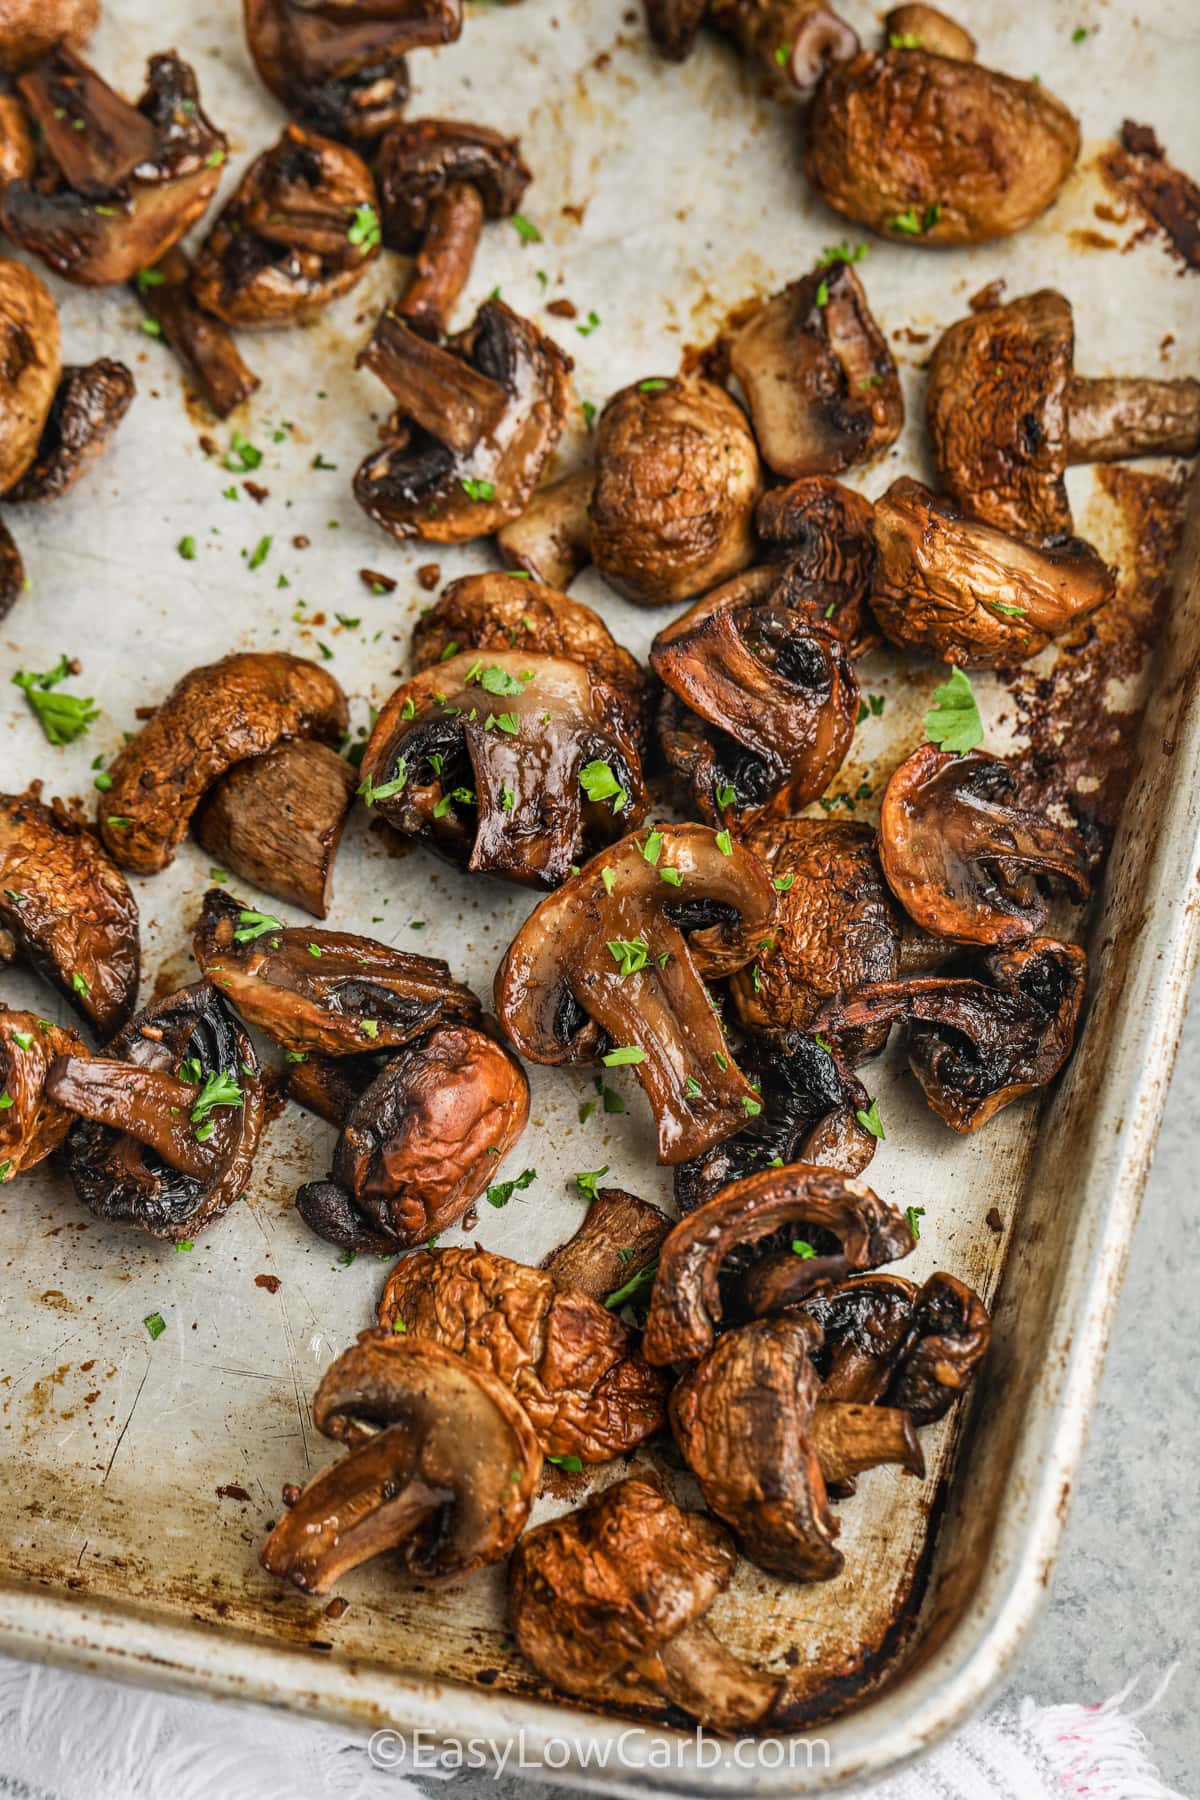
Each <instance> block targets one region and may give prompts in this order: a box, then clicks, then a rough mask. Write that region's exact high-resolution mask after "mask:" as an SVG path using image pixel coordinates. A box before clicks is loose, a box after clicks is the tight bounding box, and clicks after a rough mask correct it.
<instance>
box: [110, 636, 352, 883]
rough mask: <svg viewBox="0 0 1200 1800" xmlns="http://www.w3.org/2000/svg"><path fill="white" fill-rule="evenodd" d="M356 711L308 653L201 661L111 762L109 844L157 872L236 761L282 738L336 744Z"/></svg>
mask: <svg viewBox="0 0 1200 1800" xmlns="http://www.w3.org/2000/svg"><path fill="white" fill-rule="evenodd" d="M348 718H349V710H348V708H347V705H346V696H345V695H344V694H343V692H342V690H341V688H340V687H339V686H338V684H337V682H336V681H335V680H334V678H333V676H332V675H330V674H327V673H326V671H325V670H324V669H322V668H320V667H318V665H317V664H316V663H313V662H309V661H308V660H307V659H306V658H304V657H302V656H290V655H288V654H287V653H286V652H285V651H282V650H270V651H265V650H248V651H243V652H238V653H235V654H234V655H232V656H226V657H223V658H222V660H221V661H220V662H215V663H207V664H205V665H204V666H203V667H202V668H198V669H192V670H191V671H190V672H189V673H188V674H186V675H185V676H184V677H183V678H182V680H180V681H179V682H177V683H176V685H175V687H174V688H173V689H172V690H171V692H170V694H168V696H167V698H166V699H165V700H164V701H163V703H162V705H161V706H160V707H159V708H158V710H157V712H156V713H155V714H154V717H153V718H152V719H151V720H150V721H149V723H148V724H146V725H143V727H142V729H141V730H140V731H139V732H138V733H137V734H136V736H135V737H133V738H131V739H130V741H129V742H128V743H127V744H126V746H125V748H124V749H123V750H122V751H121V753H120V755H119V756H118V757H117V760H116V761H115V762H114V763H113V765H112V769H111V771H110V772H111V775H112V785H111V787H110V788H109V789H108V790H107V792H106V793H105V794H104V795H102V797H101V802H100V809H99V810H100V836H101V838H102V839H103V840H104V844H105V847H106V849H108V850H109V851H110V852H111V854H112V856H113V857H114V859H115V860H116V861H117V862H118V863H120V865H121V867H122V868H123V869H132V870H133V871H134V873H135V874H138V875H156V874H157V873H158V871H159V870H160V869H165V868H166V866H167V864H168V863H169V862H170V861H171V860H172V858H173V857H174V855H175V851H176V849H177V848H178V846H179V844H180V843H181V842H182V840H183V838H184V837H185V835H186V833H187V829H188V825H189V824H190V822H191V818H192V814H193V813H194V812H195V810H196V808H197V807H198V806H199V804H200V802H201V800H202V799H203V797H204V795H205V794H206V793H207V791H208V789H209V788H210V787H211V786H212V785H213V783H214V782H215V781H218V780H219V779H220V778H221V776H222V775H224V774H225V772H226V771H227V770H228V769H231V768H232V767H233V765H234V764H235V763H238V762H243V761H244V760H245V759H246V758H247V757H251V756H262V755H264V754H265V752H266V751H268V750H270V749H273V748H274V746H275V745H276V744H277V743H278V742H279V741H280V740H281V739H283V738H291V737H315V738H319V739H322V740H324V741H325V742H335V741H336V740H337V739H338V738H340V737H341V735H342V733H343V732H344V731H345V729H346V725H347V722H348Z"/></svg>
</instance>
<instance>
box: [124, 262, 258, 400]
mask: <svg viewBox="0 0 1200 1800" xmlns="http://www.w3.org/2000/svg"><path fill="white" fill-rule="evenodd" d="M134 286H135V287H136V288H137V292H138V298H139V299H140V300H141V302H142V305H143V306H144V307H145V309H146V312H147V314H148V315H149V317H150V318H151V319H153V320H154V322H155V324H157V326H158V327H159V331H160V333H161V335H162V336H163V337H164V338H165V339H166V341H167V343H168V344H169V345H170V346H171V348H172V350H173V351H174V352H175V354H176V356H177V357H178V358H179V360H180V362H181V363H182V364H183V366H184V368H185V369H186V370H187V372H188V374H189V375H190V376H191V377H192V380H193V381H194V382H195V383H196V385H197V387H198V388H199V390H200V396H201V398H202V399H203V400H204V402H205V404H206V405H207V406H210V407H211V408H212V410H213V412H215V413H216V415H217V417H218V418H219V419H225V418H228V416H229V414H230V413H231V412H233V411H234V409H235V408H236V407H239V406H240V405H241V404H242V401H243V400H248V399H249V398H250V396H251V394H253V393H254V391H255V390H256V388H258V386H259V385H260V383H259V378H258V376H257V375H256V374H255V373H254V371H253V369H251V368H248V367H247V365H246V363H245V362H244V361H243V360H242V356H241V353H240V351H239V350H238V347H237V345H236V344H235V343H234V341H233V338H232V337H231V335H230V333H229V331H228V330H227V328H226V327H225V326H224V325H222V323H221V321H220V320H219V319H214V318H213V317H212V315H211V314H210V313H206V312H202V311H201V309H200V308H199V307H198V306H197V304H196V302H195V300H194V299H193V298H192V265H191V263H190V261H189V260H188V258H187V257H186V256H185V255H184V253H183V251H182V250H179V249H175V250H169V251H168V252H167V254H166V256H164V257H163V258H162V260H161V261H160V262H159V263H157V264H156V266H155V267H154V268H153V269H140V270H139V271H138V275H137V279H136V281H135V283H134Z"/></svg>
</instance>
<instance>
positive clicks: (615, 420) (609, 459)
mask: <svg viewBox="0 0 1200 1800" xmlns="http://www.w3.org/2000/svg"><path fill="white" fill-rule="evenodd" d="M761 487H762V474H761V468H760V465H759V460H758V450H757V448H756V446H755V442H754V437H753V434H752V433H751V430H750V427H749V424H748V423H747V420H746V416H745V414H744V413H743V412H742V410H741V408H740V407H739V406H738V405H737V404H736V403H735V402H734V401H733V400H731V399H730V397H729V395H728V394H727V393H725V391H724V390H723V389H722V388H719V387H717V386H716V385H715V383H713V382H711V381H704V380H701V379H699V378H694V377H693V378H688V379H671V380H667V379H666V378H664V377H658V376H655V377H652V378H650V379H648V380H645V381H639V382H635V383H634V384H633V385H632V386H631V387H626V388H622V389H621V391H620V392H619V393H617V394H614V395H613V397H612V399H611V400H610V401H609V402H608V404H607V406H606V407H605V408H604V411H603V412H602V413H601V415H600V419H599V422H598V424H597V426H596V480H595V489H594V492H593V495H592V512H591V524H592V536H591V550H592V561H593V562H594V563H595V565H596V567H597V568H598V569H599V571H600V573H601V574H602V575H603V576H604V579H605V580H606V581H607V582H609V583H610V585H611V586H613V587H615V588H616V589H617V591H618V593H621V594H624V596H625V598H626V599H627V600H633V601H635V602H636V603H637V604H638V605H639V606H669V605H672V604H673V603H674V602H675V601H678V600H690V599H691V598H692V596H693V595H694V594H700V593H704V592H705V591H706V590H708V589H709V588H712V587H714V586H716V585H717V583H719V582H722V581H725V580H727V579H728V578H729V577H730V576H731V575H736V574H737V572H738V570H739V569H744V568H745V567H746V565H747V564H748V563H749V562H751V561H752V560H753V556H754V524H753V521H754V504H755V501H756V500H757V499H758V496H759V493H760V491H761Z"/></svg>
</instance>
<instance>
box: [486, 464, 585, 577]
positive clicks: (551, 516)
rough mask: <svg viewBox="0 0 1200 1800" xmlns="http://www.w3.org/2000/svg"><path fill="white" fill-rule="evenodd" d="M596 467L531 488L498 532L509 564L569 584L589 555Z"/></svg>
mask: <svg viewBox="0 0 1200 1800" xmlns="http://www.w3.org/2000/svg"><path fill="white" fill-rule="evenodd" d="M595 485H596V475H595V471H594V470H593V469H591V468H586V469H575V470H573V471H572V472H571V473H570V474H569V475H560V476H559V477H558V479H557V481H547V482H545V483H544V484H543V485H542V486H541V487H539V488H537V489H536V490H535V492H534V495H533V498H532V499H531V500H530V502H529V505H528V506H527V507H526V508H525V511H524V512H523V513H522V514H521V515H520V517H519V518H516V519H512V520H510V521H509V523H508V524H507V525H504V526H502V527H501V528H500V530H499V531H498V532H497V533H496V544H497V548H498V549H499V551H500V554H501V556H502V557H503V558H504V561H505V563H506V564H507V565H508V566H509V567H510V568H517V569H524V571H525V572H526V574H528V575H532V577H533V579H534V580H535V581H540V582H545V584H546V585H547V586H548V587H552V588H568V587H570V585H571V583H572V582H573V581H574V579H575V577H576V576H577V575H578V574H579V571H580V570H581V569H583V568H585V567H586V565H587V564H588V563H589V562H590V561H591V560H592V489H593V488H594V487H595Z"/></svg>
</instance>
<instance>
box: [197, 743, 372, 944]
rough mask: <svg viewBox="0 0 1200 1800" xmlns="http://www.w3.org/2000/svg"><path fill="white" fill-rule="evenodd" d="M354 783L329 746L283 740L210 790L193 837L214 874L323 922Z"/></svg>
mask: <svg viewBox="0 0 1200 1800" xmlns="http://www.w3.org/2000/svg"><path fill="white" fill-rule="evenodd" d="M357 785H358V777H357V776H356V775H355V773H354V770H353V769H352V768H351V766H350V764H349V763H348V762H347V761H346V759H345V758H344V757H342V756H339V755H338V754H337V752H336V750H332V749H330V747H329V745H328V744H318V743H314V742H313V741H312V739H311V738H289V739H287V740H286V741H285V742H283V743H281V744H276V745H275V746H274V748H273V749H271V750H268V751H267V752H266V754H265V755H263V756H256V757H253V758H251V759H250V760H248V761H246V762H240V763H235V764H234V766H233V767H232V769H230V770H229V772H228V773H227V774H225V775H223V776H222V777H221V779H220V781H218V782H217V783H216V784H215V785H214V786H213V787H212V788H210V789H209V791H208V793H207V794H206V796H205V798H204V800H203V801H202V802H201V804H200V806H199V808H198V810H197V812H196V816H195V820H194V829H195V833H196V836H197V838H198V839H199V841H200V843H201V844H202V845H203V846H204V848H205V849H206V850H207V851H208V853H209V855H210V856H211V857H212V858H213V859H214V861H215V862H216V863H217V865H218V866H219V867H220V868H223V869H228V870H229V871H231V873H232V874H234V875H238V876H240V877H241V878H242V879H243V880H244V881H252V882H253V883H254V884H255V886H256V887H260V888H262V889H264V891H265V892H266V893H268V894H274V896H275V897H276V899H277V900H289V901H291V903H292V904H293V905H294V906H302V907H303V908H304V910H305V912H310V913H312V914H313V916H314V918H318V919H323V918H324V917H325V916H326V914H327V913H328V911H329V904H330V900H331V897H332V887H333V864H334V859H335V858H336V856H337V853H338V846H339V844H340V843H341V841H342V832H343V830H344V829H345V824H346V820H347V819H348V818H349V816H350V808H351V807H352V806H353V804H354V790H355V788H356V787H357Z"/></svg>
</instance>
